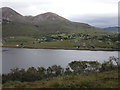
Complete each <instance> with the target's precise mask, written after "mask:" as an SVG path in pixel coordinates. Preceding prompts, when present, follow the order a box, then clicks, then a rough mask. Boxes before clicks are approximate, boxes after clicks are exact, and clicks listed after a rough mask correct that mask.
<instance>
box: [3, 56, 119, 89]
mask: <svg viewBox="0 0 120 90" xmlns="http://www.w3.org/2000/svg"><path fill="white" fill-rule="evenodd" d="M118 61H119V59H118V58H115V57H110V59H109V61H105V62H103V63H99V62H97V61H73V62H71V63H69V64H68V67H67V68H65V69H64V68H62V67H61V66H59V65H53V66H51V67H48V68H44V67H38V68H34V67H30V68H28V69H27V70H25V69H18V68H16V69H12V70H11V72H10V73H8V74H3V75H2V76H3V78H2V81H3V88H118V84H119V83H118V77H119V76H118V70H119V68H118V66H119V62H118Z"/></svg>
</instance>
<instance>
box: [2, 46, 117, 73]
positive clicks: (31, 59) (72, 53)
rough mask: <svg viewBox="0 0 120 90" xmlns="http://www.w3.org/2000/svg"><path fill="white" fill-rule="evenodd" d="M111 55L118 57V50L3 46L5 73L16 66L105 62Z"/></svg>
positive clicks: (64, 65)
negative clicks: (87, 61)
mask: <svg viewBox="0 0 120 90" xmlns="http://www.w3.org/2000/svg"><path fill="white" fill-rule="evenodd" d="M110 56H115V57H118V52H117V51H112V52H111V51H87V50H53V49H20V48H3V56H2V57H3V62H2V63H3V73H6V72H9V70H10V69H12V68H16V67H19V68H28V67H31V66H34V67H38V66H40V67H41V66H42V67H48V66H52V65H54V64H57V65H61V66H62V67H66V66H67V65H68V63H70V62H71V61H74V60H76V61H77V60H91V61H93V60H95V61H96V60H97V61H99V62H103V61H105V60H108V59H109V57H110Z"/></svg>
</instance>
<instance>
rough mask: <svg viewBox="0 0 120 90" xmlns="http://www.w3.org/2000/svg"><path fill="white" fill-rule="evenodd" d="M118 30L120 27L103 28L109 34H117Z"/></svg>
mask: <svg viewBox="0 0 120 90" xmlns="http://www.w3.org/2000/svg"><path fill="white" fill-rule="evenodd" d="M119 29H120V27H117V26H115V27H106V28H104V30H107V31H110V32H118V30H119Z"/></svg>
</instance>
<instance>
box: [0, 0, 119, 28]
mask: <svg viewBox="0 0 120 90" xmlns="http://www.w3.org/2000/svg"><path fill="white" fill-rule="evenodd" d="M118 1H119V0H19V1H18V0H3V1H1V4H2V5H0V7H11V8H12V9H14V10H16V11H17V12H19V13H20V14H22V15H24V16H26V15H27V16H29V15H32V16H35V15H38V14H41V13H46V12H53V13H56V14H58V15H60V16H62V17H65V18H67V19H69V20H71V21H74V22H82V23H88V24H90V25H93V26H96V27H102V28H104V27H112V26H117V24H118Z"/></svg>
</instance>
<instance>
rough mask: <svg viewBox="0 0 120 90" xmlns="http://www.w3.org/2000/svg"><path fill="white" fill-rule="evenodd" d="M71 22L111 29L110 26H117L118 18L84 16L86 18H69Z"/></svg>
mask: <svg viewBox="0 0 120 90" xmlns="http://www.w3.org/2000/svg"><path fill="white" fill-rule="evenodd" d="M70 19H71V20H72V21H76V22H84V23H88V24H90V25H93V26H96V27H102V28H104V27H111V26H117V25H118V17H117V15H116V16H109V15H108V16H104V17H101V16H88V17H87V16H86V17H80V16H77V17H71V18H70Z"/></svg>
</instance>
